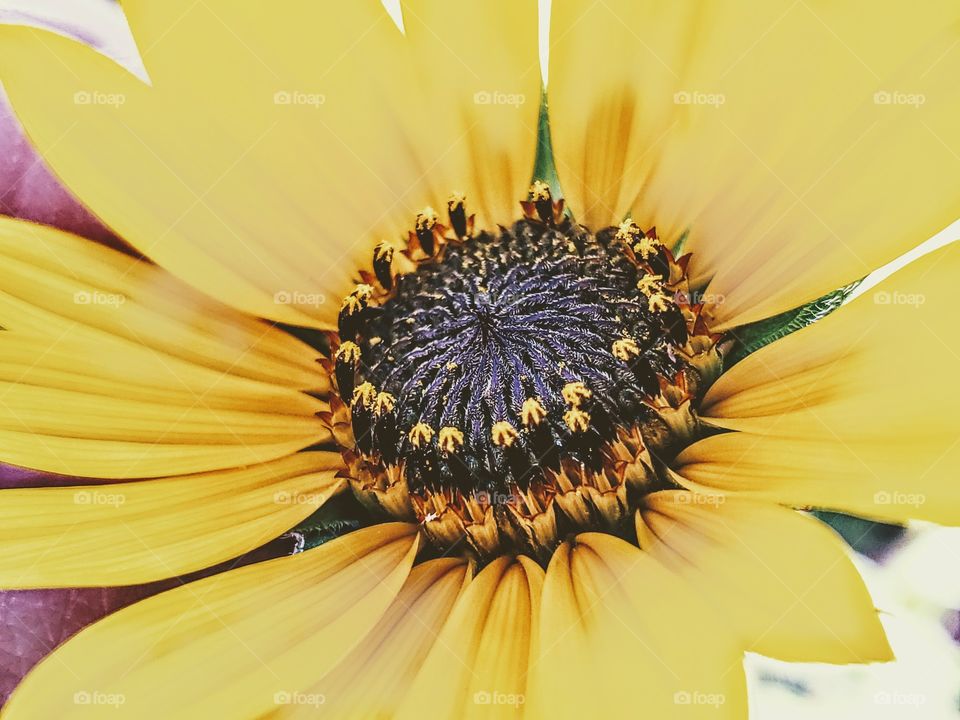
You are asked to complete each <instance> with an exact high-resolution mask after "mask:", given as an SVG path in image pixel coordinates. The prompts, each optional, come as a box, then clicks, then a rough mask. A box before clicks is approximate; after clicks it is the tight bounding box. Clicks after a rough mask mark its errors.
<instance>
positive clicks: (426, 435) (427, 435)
mask: <svg viewBox="0 0 960 720" xmlns="http://www.w3.org/2000/svg"><path fill="white" fill-rule="evenodd" d="M408 437H409V438H410V444H411V445H413V446H414V447H415V448H420V447H423V446H424V445H428V444H429V443H430V441H431V440H432V439H433V428H432V427H430V426H429V425H427V424H426V423H422V422H420V423H417V424H416V425H414V426H413V427H412V428H410V434H409V435H408Z"/></svg>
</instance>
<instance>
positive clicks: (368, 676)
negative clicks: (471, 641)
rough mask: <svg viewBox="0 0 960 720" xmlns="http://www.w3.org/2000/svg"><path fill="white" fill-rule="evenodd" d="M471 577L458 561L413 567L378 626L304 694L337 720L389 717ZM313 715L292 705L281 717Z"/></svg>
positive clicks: (303, 707) (443, 560)
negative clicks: (316, 699) (321, 705)
mask: <svg viewBox="0 0 960 720" xmlns="http://www.w3.org/2000/svg"><path fill="white" fill-rule="evenodd" d="M470 576H471V572H470V568H469V566H468V564H467V563H466V562H465V561H464V560H461V559H457V558H440V559H436V560H429V561H427V562H425V563H422V564H420V565H417V566H416V567H414V568H413V570H412V571H411V573H410V576H409V577H408V578H407V582H406V583H405V584H404V586H403V588H402V589H401V590H400V593H399V594H398V595H397V597H396V599H395V600H394V601H393V604H392V605H391V606H390V608H389V609H388V610H387V612H386V613H385V614H384V615H383V618H382V619H381V620H380V622H379V623H377V626H376V627H375V628H373V630H371V631H370V633H369V634H368V635H367V637H366V638H365V639H364V640H363V642H362V643H361V644H360V645H359V646H358V647H357V648H356V649H355V650H354V651H353V652H352V653H350V655H349V656H348V657H347V658H346V659H345V660H344V661H343V662H341V663H340V664H339V665H338V666H337V667H336V668H335V669H334V670H333V671H332V672H331V673H330V674H329V675H327V676H326V677H324V678H323V679H321V680H319V681H318V682H316V683H315V684H314V685H313V687H312V688H311V689H310V690H308V691H307V695H308V696H309V695H311V694H312V695H314V696H316V697H317V698H320V697H322V698H323V706H324V707H323V711H324V712H326V713H330V714H332V715H334V716H336V717H337V718H357V720H366V718H371V717H389V716H392V715H393V714H394V713H395V712H396V710H397V707H398V705H399V702H400V700H401V698H402V697H403V695H404V694H405V693H406V692H407V691H408V690H409V688H410V685H411V683H412V682H413V680H414V678H415V677H416V675H417V672H418V671H419V669H420V667H421V666H422V665H423V661H424V659H425V658H426V656H427V653H428V652H429V651H430V648H431V647H433V645H434V643H435V642H437V636H438V635H439V633H440V630H441V629H442V628H443V625H444V623H445V622H446V620H447V617H448V616H449V615H450V611H451V610H452V609H453V606H454V603H455V602H456V599H457V597H458V596H459V595H460V594H461V592H462V591H463V588H464V587H465V586H466V585H467V583H468V582H469V579H470ZM316 711H317V709H316V707H311V706H310V705H309V704H291V705H290V706H289V707H288V708H286V713H285V714H284V717H305V718H310V717H315V716H316Z"/></svg>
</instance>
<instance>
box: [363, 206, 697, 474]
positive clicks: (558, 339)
mask: <svg viewBox="0 0 960 720" xmlns="http://www.w3.org/2000/svg"><path fill="white" fill-rule="evenodd" d="M614 235H615V231H614V229H613V228H608V229H607V230H604V231H601V232H600V233H598V234H597V235H596V236H594V235H593V234H591V233H590V232H588V231H587V230H586V229H584V228H582V227H579V226H575V225H572V224H571V225H568V226H567V227H566V228H564V229H557V228H550V227H547V226H544V225H542V224H539V223H534V222H529V221H520V222H518V223H516V224H515V225H514V227H513V228H512V229H509V230H508V229H501V232H500V233H499V234H496V235H494V234H490V233H481V234H480V235H478V236H477V237H475V238H473V239H472V240H470V241H468V242H466V243H463V244H453V245H450V246H448V247H447V248H446V250H445V253H444V255H443V257H442V258H441V259H439V260H438V261H436V262H435V263H428V264H424V265H422V266H421V267H420V268H419V269H418V270H417V271H416V272H414V273H410V274H407V275H404V276H403V277H402V278H400V279H399V281H398V283H397V289H396V294H395V296H394V297H393V298H391V299H390V300H389V301H387V303H386V304H385V305H384V306H383V307H381V308H379V309H377V310H376V311H375V312H373V313H371V314H370V316H369V318H368V319H367V322H366V323H365V327H364V331H363V338H362V339H360V340H359V342H360V345H361V348H362V354H363V367H362V368H361V370H360V372H361V375H363V377H364V379H365V380H367V381H369V382H371V383H372V384H373V385H374V387H375V388H376V389H377V390H378V391H381V392H387V393H390V394H391V395H393V396H394V398H395V399H396V404H395V408H394V410H393V411H392V412H389V413H385V414H383V415H380V416H377V417H373V416H371V417H370V419H369V422H370V427H369V433H368V437H366V438H364V439H362V440H361V439H360V438H358V444H359V445H360V447H361V449H362V450H364V451H367V452H370V451H373V452H374V453H376V454H379V455H380V456H381V457H382V458H383V460H384V461H386V462H388V463H395V462H398V461H401V460H403V461H406V462H405V468H406V474H407V477H408V481H409V482H410V484H411V489H414V490H416V489H417V488H418V486H422V487H427V488H431V489H436V488H439V487H451V486H452V487H458V488H460V489H463V490H481V489H482V490H498V489H504V488H506V487H509V486H510V481H511V480H512V481H513V482H515V483H516V484H518V485H519V486H520V487H525V486H526V483H527V482H528V480H529V478H530V477H532V476H533V475H532V473H533V472H534V471H536V470H542V469H544V468H551V467H553V468H555V467H556V466H557V465H558V463H559V461H560V459H561V458H563V457H572V458H574V459H576V460H579V461H582V462H585V463H588V464H590V465H596V464H598V463H599V460H600V456H599V453H600V452H601V451H602V446H603V444H604V443H605V442H606V441H608V440H610V439H612V437H613V433H614V428H615V427H616V426H624V427H627V426H630V425H632V424H634V423H635V422H637V421H638V420H641V419H643V418H644V417H646V414H645V413H646V407H645V405H644V404H643V399H644V397H645V396H649V395H652V394H656V392H657V382H656V376H657V375H658V374H659V375H665V376H672V375H673V374H675V373H676V372H677V371H678V370H679V369H680V367H681V361H680V360H679V359H677V358H676V357H675V355H674V351H673V350H674V347H675V345H676V343H678V342H682V341H683V339H685V337H686V326H685V323H684V321H683V318H682V316H681V315H680V312H679V310H677V308H676V307H675V306H673V305H671V307H670V308H669V309H668V310H667V311H665V312H657V313H654V312H651V311H650V310H649V308H648V303H647V298H646V297H645V296H644V295H643V294H641V293H640V292H639V291H638V289H637V281H638V279H639V278H640V277H642V276H643V274H644V271H643V270H641V269H638V268H637V267H636V266H635V265H634V264H633V263H632V262H630V261H629V260H628V259H627V258H626V256H625V255H624V254H623V252H622V250H621V248H620V247H619V244H618V242H617V241H616V240H615V239H614ZM624 338H629V339H632V340H633V341H635V342H636V344H637V346H638V347H639V350H640V354H639V356H636V357H632V358H631V359H629V360H628V361H625V360H622V359H620V358H618V357H616V356H615V355H614V354H613V352H612V350H611V348H612V346H613V344H614V342H615V341H617V340H622V339H624ZM578 381H579V382H583V383H584V384H586V386H587V387H588V388H589V389H590V391H591V392H592V397H591V398H590V399H589V400H587V401H586V402H585V403H584V404H583V405H582V406H581V407H582V409H583V410H584V411H586V412H588V413H589V415H590V419H591V420H590V426H589V429H587V430H586V431H573V430H571V429H570V428H569V427H568V425H567V424H566V423H565V422H564V413H565V411H566V410H568V409H569V407H570V406H568V405H567V403H566V402H565V401H564V398H563V396H562V390H563V387H564V386H565V385H566V384H567V383H571V382H578ZM528 398H536V399H537V400H538V401H539V402H540V403H541V404H542V407H543V408H545V409H546V411H547V414H546V417H545V418H544V419H543V421H542V422H541V423H540V424H539V425H537V426H535V427H534V426H530V427H525V426H524V423H523V420H522V414H521V407H522V406H523V403H524V401H525V400H527V399H528ZM503 421H506V422H509V423H510V424H511V425H512V426H513V427H514V428H516V429H517V431H518V436H517V438H516V440H515V441H514V442H513V443H512V444H510V446H509V447H504V446H502V445H497V444H496V443H494V442H493V441H492V439H491V438H492V432H493V426H494V425H495V424H496V423H498V422H503ZM417 423H425V424H426V425H429V426H430V428H432V430H433V431H434V436H433V438H432V440H431V442H430V443H426V444H421V446H420V447H416V446H415V445H414V443H411V441H410V439H409V437H408V433H409V430H410V428H412V427H413V426H414V425H416V424H417ZM444 427H453V428H457V429H458V430H460V431H461V432H462V433H463V445H462V447H461V448H460V449H459V450H458V452H456V453H451V454H448V453H445V452H443V450H442V449H441V448H440V446H439V444H438V433H439V431H440V429H441V428H444ZM365 446H366V447H365Z"/></svg>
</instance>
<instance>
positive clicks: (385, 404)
mask: <svg viewBox="0 0 960 720" xmlns="http://www.w3.org/2000/svg"><path fill="white" fill-rule="evenodd" d="M396 404H397V400H396V398H394V397H393V395H391V394H390V393H388V392H382V393H377V399H376V401H375V402H374V404H373V414H374V415H377V416H379V415H383V414H385V413H388V412H393V408H394V406H395V405H396Z"/></svg>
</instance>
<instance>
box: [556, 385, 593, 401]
mask: <svg viewBox="0 0 960 720" xmlns="http://www.w3.org/2000/svg"><path fill="white" fill-rule="evenodd" d="M561 394H562V395H563V399H564V401H566V403H567V405H572V406H573V407H580V403H582V402H583V401H584V400H587V399H588V398H590V397H592V396H593V393H592V392H590V388H588V387H587V386H586V385H584V384H583V383H582V382H571V383H567V384H566V385H564V386H563V390H562V391H561Z"/></svg>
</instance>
